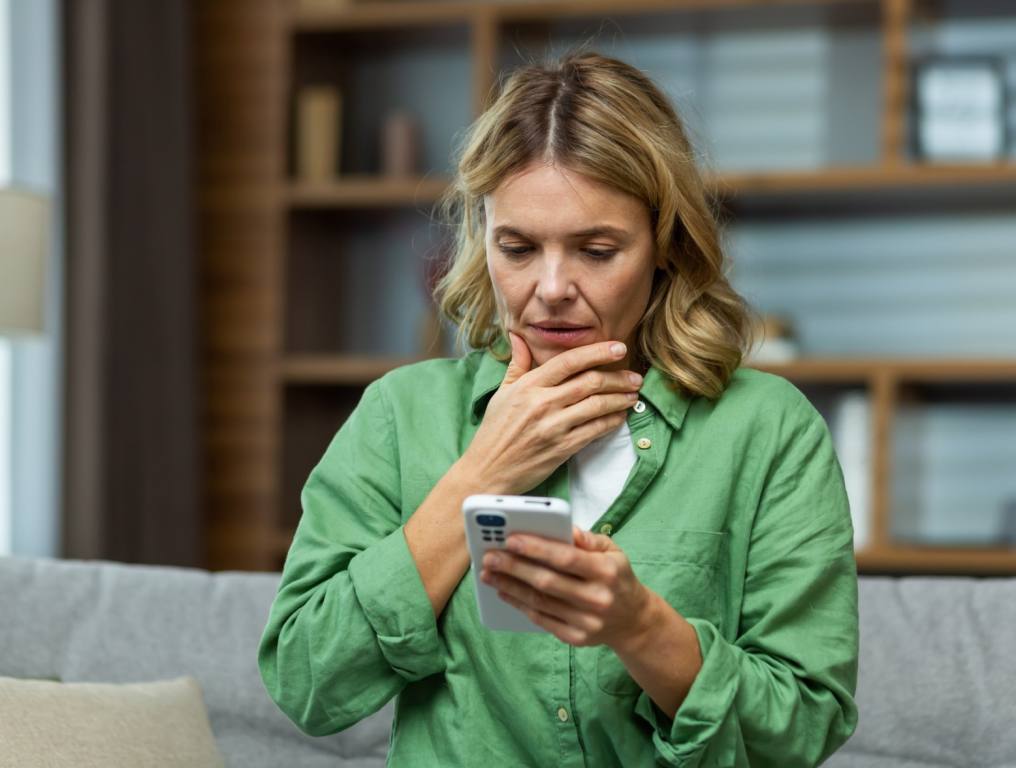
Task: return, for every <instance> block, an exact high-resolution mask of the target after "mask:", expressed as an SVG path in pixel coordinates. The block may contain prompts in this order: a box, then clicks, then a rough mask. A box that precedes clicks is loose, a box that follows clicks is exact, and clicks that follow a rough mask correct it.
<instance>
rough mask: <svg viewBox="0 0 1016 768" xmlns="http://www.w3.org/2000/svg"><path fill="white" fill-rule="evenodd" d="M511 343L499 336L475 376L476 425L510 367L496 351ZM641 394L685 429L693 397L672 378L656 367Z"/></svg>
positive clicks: (670, 421) (473, 410)
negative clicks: (677, 385) (496, 355)
mask: <svg viewBox="0 0 1016 768" xmlns="http://www.w3.org/2000/svg"><path fill="white" fill-rule="evenodd" d="M510 349H511V345H510V344H509V343H508V340H507V339H506V338H504V337H498V339H497V341H495V342H494V344H493V346H492V348H491V349H488V350H485V351H484V353H483V355H482V356H481V358H480V364H479V366H478V368H477V370H476V376H475V377H474V378H473V388H472V391H471V392H470V395H469V407H470V417H471V419H472V421H473V423H474V424H477V423H479V421H480V419H482V418H483V414H484V412H485V411H486V409H487V402H488V401H489V400H490V398H491V397H493V395H494V393H495V392H496V391H497V389H498V387H500V386H501V382H502V381H503V380H504V375H505V373H506V372H507V370H508V362H507V361H505V362H501V361H500V360H498V359H497V358H495V357H494V352H495V351H496V352H504V353H506V354H507V352H508V351H509V350H510ZM639 397H640V398H641V399H642V400H645V401H646V402H647V403H649V404H650V405H651V406H652V407H653V409H654V410H656V411H657V412H658V413H659V414H660V416H662V417H663V419H664V420H665V421H666V422H667V423H668V424H669V425H670V427H671V428H672V429H674V430H678V429H680V428H681V425H682V424H683V423H684V417H685V414H687V412H688V407H689V406H690V405H691V398H690V397H688V396H687V395H685V394H683V393H682V392H681V391H680V388H678V387H674V386H672V385H671V383H670V381H669V379H667V377H666V376H665V375H664V374H663V372H662V371H661V370H660V369H659V368H657V367H656V366H652V367H650V369H649V370H648V371H646V375H645V380H644V381H643V382H642V389H640V390H639Z"/></svg>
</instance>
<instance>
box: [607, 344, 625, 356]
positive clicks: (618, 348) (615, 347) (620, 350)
mask: <svg viewBox="0 0 1016 768" xmlns="http://www.w3.org/2000/svg"><path fill="white" fill-rule="evenodd" d="M627 350H628V347H626V346H625V345H624V344H622V343H621V342H617V343H615V344H611V345H610V351H611V352H613V353H614V354H615V355H617V356H618V357H620V356H621V355H623V354H624V353H625V352H626V351H627Z"/></svg>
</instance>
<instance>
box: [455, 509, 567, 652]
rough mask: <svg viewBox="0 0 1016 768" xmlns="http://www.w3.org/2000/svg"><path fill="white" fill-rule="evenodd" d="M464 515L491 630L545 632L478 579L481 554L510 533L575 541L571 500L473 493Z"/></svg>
mask: <svg viewBox="0 0 1016 768" xmlns="http://www.w3.org/2000/svg"><path fill="white" fill-rule="evenodd" d="M462 514H463V516H464V517H465V525H466V544H467V546H468V547H469V558H470V561H471V562H472V571H473V583H474V584H475V586H476V606H477V609H478V610H479V612H480V621H482V622H483V624H484V626H486V627H488V628H489V629H497V630H506V631H509V632H546V631H547V630H546V629H544V628H543V627H541V626H539V625H538V624H534V623H533V622H532V621H530V620H529V617H528V616H526V614H524V613H523V612H522V611H520V610H519V609H518V608H516V607H515V606H513V605H509V604H508V603H506V602H505V601H504V600H502V599H501V598H500V597H498V596H497V589H495V588H494V587H492V586H490V585H489V584H485V583H484V582H483V581H481V580H480V571H482V570H483V555H484V553H485V552H486V551H487V550H489V549H504V546H505V541H506V540H507V538H508V536H510V535H511V534H512V533H534V534H537V535H538V536H545V537H547V538H548V539H557V540H558V541H563V542H564V543H565V544H568V545H574V543H575V542H574V538H573V536H572V515H571V505H569V504H568V502H567V501H565V500H564V499H556V498H552V497H549V496H496V495H493V494H475V495H473V496H469V497H467V498H466V499H465V501H463V502H462Z"/></svg>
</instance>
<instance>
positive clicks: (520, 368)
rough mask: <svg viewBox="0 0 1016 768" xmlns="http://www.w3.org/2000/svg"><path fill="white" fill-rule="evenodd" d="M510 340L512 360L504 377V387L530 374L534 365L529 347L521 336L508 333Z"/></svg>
mask: <svg viewBox="0 0 1016 768" xmlns="http://www.w3.org/2000/svg"><path fill="white" fill-rule="evenodd" d="M508 340H509V341H510V342H511V345H512V359H511V362H509V363H508V371H507V372H506V373H505V375H504V381H503V382H502V383H501V384H502V386H504V385H505V384H512V383H513V382H516V381H518V380H519V379H520V378H522V376H523V375H524V374H526V373H528V372H529V369H530V367H531V366H532V364H533V356H532V354H531V353H530V351H529V346H528V345H527V344H526V342H525V340H524V339H523V338H522V337H521V336H519V335H518V334H516V333H512V332H511V331H508Z"/></svg>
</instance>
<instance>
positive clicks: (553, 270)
mask: <svg viewBox="0 0 1016 768" xmlns="http://www.w3.org/2000/svg"><path fill="white" fill-rule="evenodd" d="M539 270H540V273H539V275H538V277H537V285H536V295H537V297H538V298H539V299H540V300H541V301H543V302H544V303H545V304H557V303H559V302H561V301H566V300H568V299H572V298H574V297H575V296H576V295H577V288H576V286H575V280H574V276H573V275H572V274H571V270H570V269H569V267H568V264H567V262H566V260H565V259H562V258H557V257H555V256H549V257H546V258H544V259H541V260H540V266H539Z"/></svg>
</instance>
